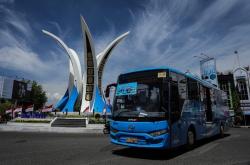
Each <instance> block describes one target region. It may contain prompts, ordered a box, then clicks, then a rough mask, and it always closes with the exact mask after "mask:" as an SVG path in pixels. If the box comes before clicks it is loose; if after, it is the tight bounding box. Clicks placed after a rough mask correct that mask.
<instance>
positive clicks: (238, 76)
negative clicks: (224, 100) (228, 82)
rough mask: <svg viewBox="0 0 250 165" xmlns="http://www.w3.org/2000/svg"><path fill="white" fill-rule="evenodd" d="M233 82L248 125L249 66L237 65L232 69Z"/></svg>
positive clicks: (249, 104)
mask: <svg viewBox="0 0 250 165" xmlns="http://www.w3.org/2000/svg"><path fill="white" fill-rule="evenodd" d="M233 75H234V83H235V87H236V90H237V91H238V95H239V98H240V107H241V110H242V112H243V115H244V118H245V124H246V125H250V91H249V89H250V84H249V81H250V80H249V77H250V76H249V75H250V72H249V68H247V67H246V68H243V67H237V68H236V69H234V71H233Z"/></svg>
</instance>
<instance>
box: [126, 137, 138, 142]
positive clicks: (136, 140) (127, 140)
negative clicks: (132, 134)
mask: <svg viewBox="0 0 250 165" xmlns="http://www.w3.org/2000/svg"><path fill="white" fill-rule="evenodd" d="M126 142H127V143H137V142H138V139H137V138H127V139H126Z"/></svg>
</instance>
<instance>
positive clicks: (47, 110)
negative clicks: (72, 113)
mask: <svg viewBox="0 0 250 165" xmlns="http://www.w3.org/2000/svg"><path fill="white" fill-rule="evenodd" d="M52 107H53V104H51V105H49V106H45V107H44V108H43V109H42V112H51V111H52V109H53V108H52Z"/></svg>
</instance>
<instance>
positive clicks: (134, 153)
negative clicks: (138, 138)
mask: <svg viewBox="0 0 250 165" xmlns="http://www.w3.org/2000/svg"><path fill="white" fill-rule="evenodd" d="M228 136H230V134H225V135H224V138H225V137H228ZM219 139H221V137H218V136H214V137H211V138H207V139H203V140H200V141H197V143H196V145H195V147H194V149H193V150H195V149H197V148H199V147H201V146H203V145H205V144H208V143H211V142H213V141H215V140H219ZM189 151H190V150H187V149H186V148H185V146H181V147H179V148H176V149H171V150H152V149H143V148H123V149H117V150H113V154H115V155H119V156H124V157H131V158H139V159H150V160H169V159H173V158H175V157H177V156H179V155H181V154H184V153H186V152H189Z"/></svg>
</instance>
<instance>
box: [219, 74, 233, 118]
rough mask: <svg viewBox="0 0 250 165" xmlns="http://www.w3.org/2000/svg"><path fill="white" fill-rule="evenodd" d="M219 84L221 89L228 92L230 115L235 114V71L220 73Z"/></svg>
mask: <svg viewBox="0 0 250 165" xmlns="http://www.w3.org/2000/svg"><path fill="white" fill-rule="evenodd" d="M217 77H218V85H219V88H220V89H221V90H223V91H224V92H226V93H227V103H228V106H229V109H230V116H234V109H233V96H232V95H233V92H235V84H234V76H233V73H230V72H229V73H219V74H218V75H217Z"/></svg>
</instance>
